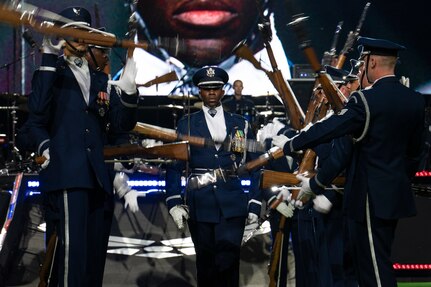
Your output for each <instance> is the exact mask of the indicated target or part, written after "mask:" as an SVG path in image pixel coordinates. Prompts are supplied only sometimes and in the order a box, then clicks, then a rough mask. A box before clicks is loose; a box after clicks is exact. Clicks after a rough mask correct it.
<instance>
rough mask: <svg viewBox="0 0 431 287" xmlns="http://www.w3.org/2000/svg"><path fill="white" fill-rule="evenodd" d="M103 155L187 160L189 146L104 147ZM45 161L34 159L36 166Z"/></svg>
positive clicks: (179, 144)
mask: <svg viewBox="0 0 431 287" xmlns="http://www.w3.org/2000/svg"><path fill="white" fill-rule="evenodd" d="M103 155H104V157H105V158H112V157H118V156H150V157H164V158H171V159H178V160H188V159H189V144H188V143H187V142H178V143H170V144H163V145H158V146H153V147H143V146H141V145H138V144H123V145H117V146H105V147H104V148H103ZM45 160H46V158H45V157H44V156H39V157H36V163H37V164H42V163H44V161H45Z"/></svg>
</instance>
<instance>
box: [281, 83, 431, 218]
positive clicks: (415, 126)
mask: <svg viewBox="0 0 431 287" xmlns="http://www.w3.org/2000/svg"><path fill="white" fill-rule="evenodd" d="M362 92H363V95H364V99H365V101H364V100H363V99H362V98H361V96H360V95H359V94H358V93H354V94H353V95H352V96H351V98H350V100H349V102H348V104H347V105H346V107H345V109H343V110H342V111H341V112H340V114H338V115H334V116H331V117H329V118H328V119H327V120H324V121H322V122H319V123H316V124H315V125H313V126H312V127H311V128H310V129H309V130H308V131H307V132H302V133H301V134H299V136H298V137H296V138H294V139H293V140H292V141H291V142H290V144H287V145H285V147H284V151H285V153H286V154H289V153H290V152H292V150H300V149H304V148H308V147H313V146H315V145H317V144H319V143H322V142H326V141H329V140H331V139H333V138H336V137H339V136H342V135H345V134H351V135H353V136H354V137H355V138H360V137H361V135H363V134H364V130H365V134H364V135H365V136H364V137H363V139H362V140H361V141H359V142H356V143H355V145H354V151H353V157H352V161H351V163H350V165H349V169H348V177H347V183H346V186H345V195H344V203H345V204H344V207H345V209H346V212H347V215H348V216H349V217H350V218H352V219H355V220H364V218H365V210H366V208H365V204H366V197H367V195H368V196H369V201H370V209H371V213H372V214H373V215H374V216H375V217H377V218H382V219H398V218H403V217H408V216H413V215H415V213H416V209H415V204H414V197H413V193H412V191H411V188H410V177H411V176H412V175H413V174H414V172H415V171H416V170H415V166H416V165H415V163H417V162H418V156H419V155H420V153H421V151H422V146H423V142H424V141H423V132H424V111H425V104H424V99H423V97H422V96H421V95H420V94H419V93H417V92H415V91H413V90H411V89H408V88H407V87H405V86H403V85H402V84H400V83H399V81H398V79H397V78H396V77H394V76H392V77H385V78H382V79H380V80H378V81H377V82H376V83H374V85H373V86H372V88H371V89H368V90H363V91H362Z"/></svg>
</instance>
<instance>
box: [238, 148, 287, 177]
mask: <svg viewBox="0 0 431 287" xmlns="http://www.w3.org/2000/svg"><path fill="white" fill-rule="evenodd" d="M283 155H284V152H283V150H282V149H281V148H279V147H272V148H271V149H270V150H268V151H267V152H266V153H264V154H263V155H261V156H259V157H258V158H257V159H255V160H252V161H249V162H247V163H245V164H244V165H242V166H240V167H239V168H238V170H237V172H238V174H246V173H247V172H250V171H252V170H254V169H256V168H258V167H261V166H264V165H266V164H268V162H270V161H271V160H274V159H278V158H280V157H282V156H283Z"/></svg>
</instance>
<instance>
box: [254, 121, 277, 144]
mask: <svg viewBox="0 0 431 287" xmlns="http://www.w3.org/2000/svg"><path fill="white" fill-rule="evenodd" d="M273 125H274V124H273V123H269V124H267V125H265V126H263V127H262V128H261V129H259V130H258V131H257V134H256V139H257V141H258V142H261V143H264V142H265V140H266V139H268V138H271V134H272V128H273Z"/></svg>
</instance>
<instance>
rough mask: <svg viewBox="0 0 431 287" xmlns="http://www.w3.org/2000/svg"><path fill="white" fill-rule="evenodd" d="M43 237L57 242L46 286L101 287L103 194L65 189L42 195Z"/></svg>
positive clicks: (103, 229)
mask: <svg viewBox="0 0 431 287" xmlns="http://www.w3.org/2000/svg"><path fill="white" fill-rule="evenodd" d="M45 196H46V214H47V216H46V217H47V235H48V236H49V234H50V233H51V232H52V231H53V230H55V231H56V233H57V236H58V243H57V249H56V255H55V265H54V266H55V268H56V270H54V271H53V272H55V273H56V274H54V276H53V278H55V281H57V280H58V282H51V284H50V286H56V285H57V284H58V286H60V287H63V286H83V287H87V286H102V281H103V271H104V264H105V258H106V238H105V237H106V232H104V231H105V230H106V226H104V222H105V220H104V209H105V208H104V202H105V193H104V192H103V190H101V189H96V190H92V189H91V190H90V189H69V190H60V191H55V192H49V193H47V194H46V195H45Z"/></svg>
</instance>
